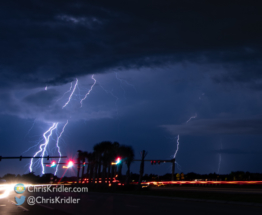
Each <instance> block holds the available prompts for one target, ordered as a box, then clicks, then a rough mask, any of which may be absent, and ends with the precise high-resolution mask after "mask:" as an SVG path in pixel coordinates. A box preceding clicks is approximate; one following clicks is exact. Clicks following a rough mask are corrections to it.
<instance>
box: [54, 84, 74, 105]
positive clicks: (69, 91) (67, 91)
mask: <svg viewBox="0 0 262 215" xmlns="http://www.w3.org/2000/svg"><path fill="white" fill-rule="evenodd" d="M72 87H73V83H72V82H71V86H70V89H69V90H67V91H66V92H65V93H64V94H63V95H62V97H61V98H60V99H62V98H63V97H64V95H65V94H67V93H69V92H70V91H71V90H72ZM60 99H57V100H56V101H59V100H60Z"/></svg>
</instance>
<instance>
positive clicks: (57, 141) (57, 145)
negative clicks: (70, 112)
mask: <svg viewBox="0 0 262 215" xmlns="http://www.w3.org/2000/svg"><path fill="white" fill-rule="evenodd" d="M67 124H68V120H67V122H66V124H65V125H64V127H63V129H62V131H61V133H60V135H59V136H58V137H57V140H56V147H57V149H58V153H59V156H60V158H59V160H58V164H57V166H56V170H55V174H54V175H56V173H57V170H58V166H59V163H60V160H61V151H60V147H59V140H60V137H61V136H62V134H63V133H64V131H65V127H66V126H67Z"/></svg>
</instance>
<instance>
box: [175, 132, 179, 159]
mask: <svg viewBox="0 0 262 215" xmlns="http://www.w3.org/2000/svg"><path fill="white" fill-rule="evenodd" d="M176 143H177V145H176V152H175V154H174V158H176V154H177V152H178V149H179V135H177V140H176Z"/></svg>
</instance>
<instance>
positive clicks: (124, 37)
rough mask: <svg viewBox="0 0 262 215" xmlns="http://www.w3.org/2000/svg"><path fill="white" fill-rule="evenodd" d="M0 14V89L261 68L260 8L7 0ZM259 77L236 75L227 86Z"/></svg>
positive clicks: (249, 4) (232, 4)
mask: <svg viewBox="0 0 262 215" xmlns="http://www.w3.org/2000/svg"><path fill="white" fill-rule="evenodd" d="M0 8H1V9H0V14H1V21H0V30H1V34H0V46H1V51H0V74H1V81H0V83H1V86H2V87H13V86H17V87H34V86H39V85H40V86H45V85H46V84H49V85H53V84H59V83H64V82H68V81H71V80H72V78H74V77H76V76H79V75H85V74H91V73H97V72H105V71H107V70H108V69H110V68H123V67H134V68H138V67H141V66H143V67H148V66H152V65H155V64H163V63H165V64H170V63H175V62H178V61H183V60H189V61H197V62H199V63H203V62H216V63H217V62H219V63H221V62H222V63H232V62H233V63H236V62H238V63H240V62H241V63H242V66H243V67H248V68H249V65H254V66H255V67H256V65H257V64H260V58H261V43H262V42H261V36H262V31H261V29H260V28H261V27H260V26H261V25H260V23H261V21H262V14H261V13H260V10H259V8H260V7H259V5H258V2H257V1H256V2H255V1H246V2H243V1H241V2H239V1H235V2H234V1H230V2H229V1H225V0H224V1H216V2H214V1H212V2H210V1H193V0H191V1H180V2H177V1H160V0H157V1H148V0H145V1H129V2H126V3H123V2H122V1H101V0H100V1H99V0H96V1H88V2H87V1H76V2H75V1H31V2H29V1H27V2H24V1H17V0H12V1H2V2H1V3H0ZM242 66H241V67H242ZM259 74H260V70H252V72H247V70H243V71H242V70H237V71H235V72H234V73H232V75H231V76H230V77H231V78H230V80H232V81H239V80H249V79H250V78H251V79H252V77H258V78H261V76H260V75H259ZM242 76H243V77H242ZM215 80H216V81H220V82H221V81H223V82H224V81H225V77H223V76H216V77H215ZM14 84H15V85H14ZM258 88H259V87H258Z"/></svg>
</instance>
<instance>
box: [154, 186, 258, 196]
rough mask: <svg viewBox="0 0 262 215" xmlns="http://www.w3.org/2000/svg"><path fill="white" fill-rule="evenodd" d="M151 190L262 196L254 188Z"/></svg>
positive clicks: (175, 187)
mask: <svg viewBox="0 0 262 215" xmlns="http://www.w3.org/2000/svg"><path fill="white" fill-rule="evenodd" d="M150 189H151V190H163V191H167V190H170V191H195V192H212V193H216V192H218V193H232V194H262V189H261V188H260V189H252V188H239V187H235V188H228V187H227V188H226V187H203V186H202V187H192V186H190V187H189V186H174V187H152V188H150Z"/></svg>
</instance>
